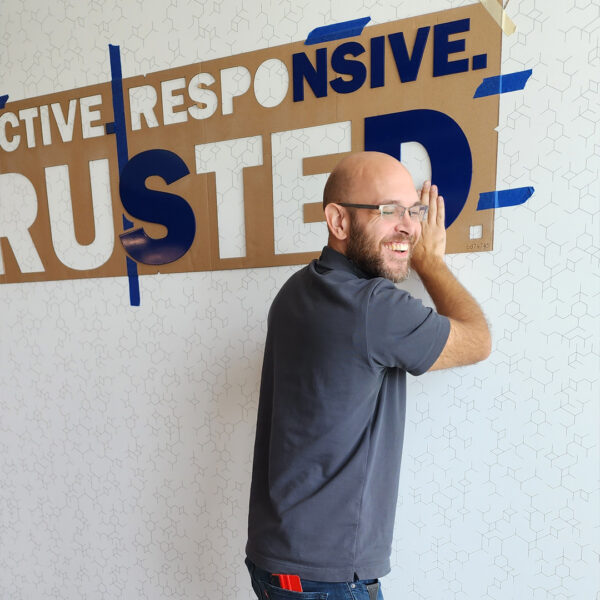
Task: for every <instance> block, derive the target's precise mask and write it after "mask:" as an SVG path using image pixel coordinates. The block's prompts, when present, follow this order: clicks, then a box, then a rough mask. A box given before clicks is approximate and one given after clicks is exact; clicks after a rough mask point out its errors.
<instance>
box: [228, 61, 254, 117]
mask: <svg viewBox="0 0 600 600" xmlns="http://www.w3.org/2000/svg"><path fill="white" fill-rule="evenodd" d="M251 83H252V78H251V77H250V71H248V69H246V67H230V68H229V69H222V70H221V96H222V97H221V111H222V113H223V114H224V115H230V114H231V113H233V99H234V97H236V96H241V95H242V94H245V93H246V92H247V91H248V90H249V89H250V84H251Z"/></svg>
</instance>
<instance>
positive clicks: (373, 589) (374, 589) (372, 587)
mask: <svg viewBox="0 0 600 600" xmlns="http://www.w3.org/2000/svg"><path fill="white" fill-rule="evenodd" d="M367 592H369V600H377V595H378V594H379V581H376V582H375V583H368V584H367Z"/></svg>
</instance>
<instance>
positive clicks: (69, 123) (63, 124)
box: [50, 99, 77, 142]
mask: <svg viewBox="0 0 600 600" xmlns="http://www.w3.org/2000/svg"><path fill="white" fill-rule="evenodd" d="M50 108H51V109H52V114H53V115H54V120H55V121H56V126H57V127H58V131H59V132H60V137H61V139H62V141H63V142H70V141H71V140H72V139H73V127H74V125H75V112H76V111H77V100H75V99H73V100H71V101H70V102H69V115H68V117H67V120H66V121H65V116H64V115H63V112H62V108H61V107H60V104H59V103H58V102H55V103H54V104H51V105H50Z"/></svg>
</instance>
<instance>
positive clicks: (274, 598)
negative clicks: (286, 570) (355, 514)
mask: <svg viewBox="0 0 600 600" xmlns="http://www.w3.org/2000/svg"><path fill="white" fill-rule="evenodd" d="M246 566H247V567H248V571H250V579H251V580H252V588H253V589H254V592H255V593H256V596H257V598H259V600H370V599H369V592H368V589H367V585H368V584H373V583H377V579H362V580H360V581H348V582H346V581H342V582H337V581H336V582H328V581H310V580H309V579H302V580H301V581H302V590H303V591H302V592H292V591H290V590H284V589H282V588H280V587H279V586H278V585H276V583H275V579H274V578H273V577H272V575H271V573H268V572H267V571H263V570H262V569H261V568H260V567H257V566H256V565H255V564H254V563H253V562H251V561H250V560H248V559H246ZM377 600H383V594H382V593H381V586H380V587H379V593H378V594H377Z"/></svg>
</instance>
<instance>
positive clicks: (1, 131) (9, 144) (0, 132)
mask: <svg viewBox="0 0 600 600" xmlns="http://www.w3.org/2000/svg"><path fill="white" fill-rule="evenodd" d="M7 123H10V124H11V125H12V126H13V127H18V126H19V119H17V115H15V114H14V113H11V112H6V113H4V114H1V115H0V148H2V150H4V151H5V152H13V151H14V150H16V149H17V148H18V147H19V143H20V142H21V136H20V135H13V137H12V139H11V140H9V139H8V136H7V135H6V125H7Z"/></svg>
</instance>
